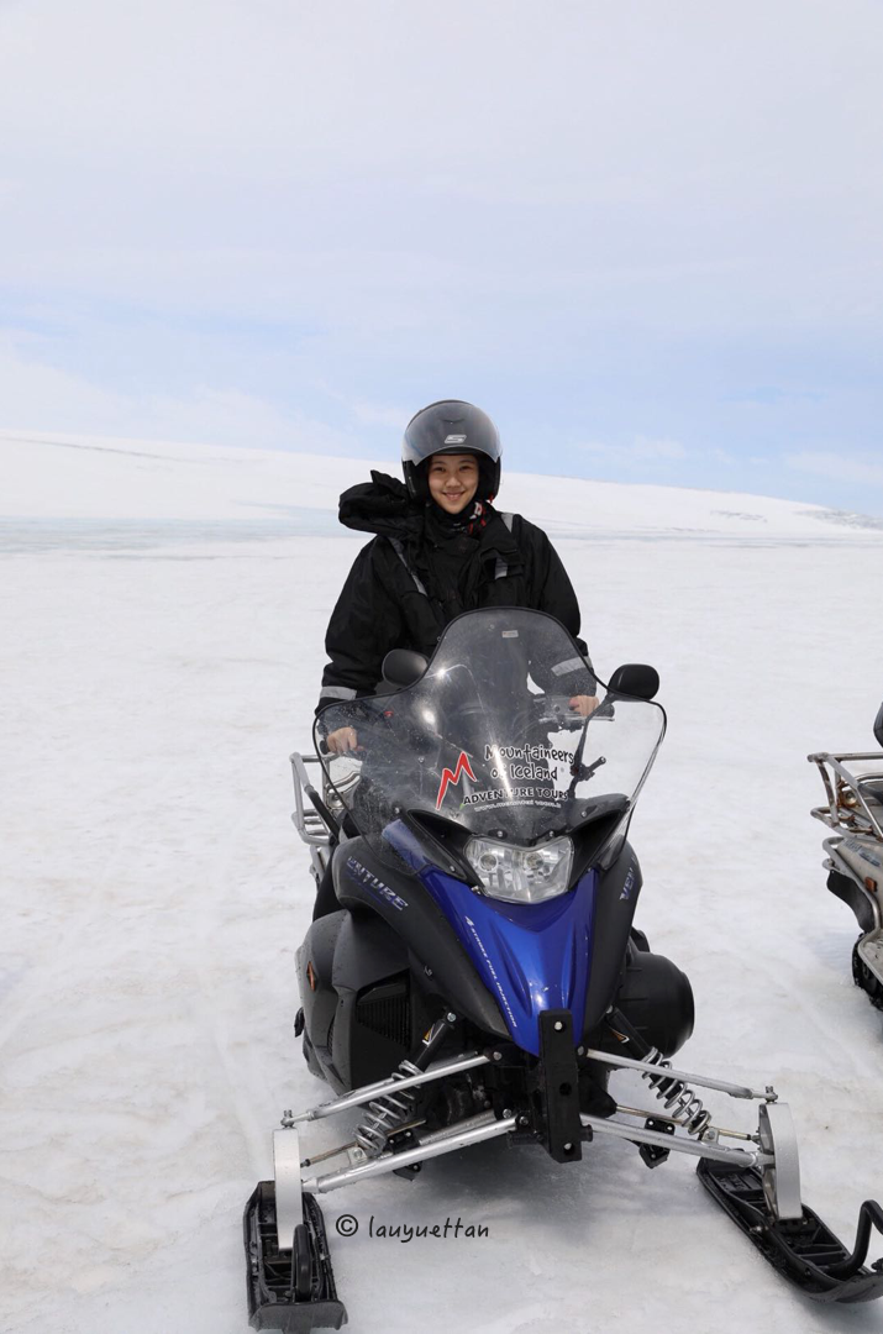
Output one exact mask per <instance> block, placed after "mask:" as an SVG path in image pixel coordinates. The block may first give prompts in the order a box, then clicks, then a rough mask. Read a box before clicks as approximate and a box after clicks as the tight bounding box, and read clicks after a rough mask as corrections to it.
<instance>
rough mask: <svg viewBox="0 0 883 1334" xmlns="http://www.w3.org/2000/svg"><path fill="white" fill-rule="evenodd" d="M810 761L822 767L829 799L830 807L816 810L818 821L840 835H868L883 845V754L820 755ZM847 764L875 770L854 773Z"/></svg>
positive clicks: (815, 814) (810, 757) (810, 756)
mask: <svg viewBox="0 0 883 1334" xmlns="http://www.w3.org/2000/svg"><path fill="white" fill-rule="evenodd" d="M806 758H807V759H808V760H809V761H810V763H811V764H816V765H817V766H818V769H819V773H820V774H821V776H822V782H823V783H824V785H825V793H826V795H827V798H828V804H827V806H816V807H814V808H813V810H812V811H811V814H812V815H813V816H814V818H815V819H816V820H821V821H822V824H826V825H827V826H828V828H829V829H835V830H836V831H837V832H838V833H839V834H853V835H855V834H859V835H864V836H865V837H870V838H875V839H877V840H878V841H879V842H880V843H883V754H881V753H880V751H851V752H848V753H844V754H842V755H834V754H831V753H830V752H828V751H819V752H818V753H817V754H814V755H807V757H806ZM847 762H849V764H855V763H860V764H862V765H865V764H870V765H873V766H875V767H873V768H871V769H870V770H869V771H868V772H863V773H854V772H853V771H852V770H851V769H849V768H847Z"/></svg>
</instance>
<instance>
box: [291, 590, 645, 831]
mask: <svg viewBox="0 0 883 1334" xmlns="http://www.w3.org/2000/svg"><path fill="white" fill-rule="evenodd" d="M594 698H597V699H598V700H599V705H598V707H597V708H596V709H595V710H594V711H593V712H591V713H590V714H589V715H588V716H587V717H584V716H581V714H580V712H579V709H588V708H589V707H590V703H589V701H591V700H592V699H594ZM572 701H574V702H575V703H572ZM583 701H585V702H583ZM342 729H351V732H349V733H347V734H344V740H345V742H347V743H349V744H353V743H355V749H351V750H349V751H348V752H347V753H345V754H339V755H336V754H329V753H328V752H327V750H326V748H325V739H326V738H327V737H329V736H330V735H331V734H332V733H340V732H341V730H342ZM664 730H665V714H664V712H663V710H662V709H661V708H660V706H659V705H658V704H654V703H648V702H647V701H645V700H638V699H633V698H630V697H627V696H622V695H617V694H609V693H607V692H606V691H605V690H604V688H603V687H602V686H601V685H600V683H597V682H596V680H595V677H594V676H593V675H592V673H591V671H590V670H589V668H588V667H587V665H586V663H585V661H584V660H583V658H582V657H581V656H580V653H579V650H578V648H577V646H576V644H575V643H574V641H573V639H572V638H571V637H570V635H569V634H568V633H567V631H566V630H565V629H564V628H563V626H562V625H561V624H560V623H559V622H558V621H556V620H554V619H553V618H552V617H550V616H546V615H544V614H543V613H542V612H536V611H526V610H522V609H519V608H506V607H503V608H487V609H484V610H481V611H474V612H469V613H467V614H466V615H464V616H460V617H458V619H457V620H455V621H453V622H451V624H450V625H449V626H448V627H447V629H446V630H445V631H444V633H443V635H442V637H441V639H440V641H439V644H438V648H437V649H436V652H435V654H434V656H433V658H432V661H431V662H430V664H429V669H428V671H427V672H426V674H425V675H424V676H423V677H422V678H421V679H420V680H419V681H418V682H417V683H416V684H414V685H412V686H409V687H407V688H406V689H405V690H401V691H399V692H397V693H394V694H388V695H373V696H368V697H366V698H364V699H357V700H350V701H347V702H346V703H340V704H331V705H329V706H328V707H327V708H325V709H323V711H322V713H321V714H320V716H319V719H318V720H317V723H316V743H317V750H318V751H319V754H320V758H321V760H322V765H323V767H324V769H325V772H326V774H327V776H328V779H329V781H330V783H331V784H332V786H333V787H334V788H335V789H336V791H337V792H338V793H339V795H340V797H341V799H342V801H343V802H344V804H345V805H346V806H347V808H348V809H349V810H350V812H351V813H352V815H353V818H354V819H355V821H356V824H357V825H358V827H359V829H360V830H361V831H362V832H363V833H375V832H380V831H382V829H383V828H384V827H385V826H386V824H388V823H389V821H390V820H393V819H396V818H397V817H399V816H400V815H402V814H403V813H405V812H425V813H427V814H431V815H436V816H441V817H443V818H444V819H446V820H450V821H454V822H455V823H456V824H458V825H461V826H462V827H463V828H464V829H467V830H469V831H470V832H471V833H473V834H491V835H494V836H495V837H498V838H505V839H508V840H510V841H514V842H519V843H530V842H532V841H533V840H535V839H537V838H539V837H540V836H541V835H543V834H546V833H547V832H555V833H564V832H566V831H567V830H569V829H572V828H575V827H576V826H577V825H580V824H583V823H585V821H586V820H587V819H590V818H592V817H593V816H595V815H600V814H602V813H606V812H608V811H613V810H615V809H620V808H621V809H622V810H623V811H626V810H627V809H629V808H630V806H631V804H632V803H633V801H634V798H635V796H636V794H637V792H638V791H639V790H640V787H641V785H642V784H643V781H644V778H645V777H646V774H647V771H648V769H649V768H650V765H651V764H652V763H653V760H654V758H655V755H656V751H657V749H658V747H659V743H660V741H661V740H662V736H663V733H664Z"/></svg>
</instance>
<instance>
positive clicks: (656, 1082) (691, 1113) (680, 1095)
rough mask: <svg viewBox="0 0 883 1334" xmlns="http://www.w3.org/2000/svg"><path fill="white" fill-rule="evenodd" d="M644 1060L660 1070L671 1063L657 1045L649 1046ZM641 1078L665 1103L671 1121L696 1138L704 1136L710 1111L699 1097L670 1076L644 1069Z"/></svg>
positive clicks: (709, 1120)
mask: <svg viewBox="0 0 883 1334" xmlns="http://www.w3.org/2000/svg"><path fill="white" fill-rule="evenodd" d="M644 1060H645V1061H648V1062H650V1063H651V1064H652V1065H658V1066H659V1068H660V1070H665V1069H666V1068H667V1067H668V1066H669V1065H670V1064H671V1062H670V1061H666V1060H664V1059H663V1056H662V1052H661V1051H659V1049H658V1048H657V1047H651V1048H650V1051H649V1052H648V1053H647V1055H646V1056H645V1057H644ZM641 1078H642V1079H646V1081H647V1083H648V1084H649V1085H650V1087H651V1088H652V1090H653V1092H654V1093H655V1094H656V1096H657V1098H659V1099H660V1100H661V1101H662V1102H663V1103H664V1104H665V1109H666V1111H667V1112H668V1114H669V1116H670V1117H671V1119H672V1121H674V1122H676V1124H677V1125H679V1126H683V1128H684V1129H685V1130H686V1131H687V1133H688V1134H689V1135H694V1136H695V1137H696V1139H704V1138H705V1136H706V1131H707V1130H708V1127H709V1125H710V1124H711V1113H710V1112H708V1111H706V1109H705V1107H704V1106H703V1104H702V1100H701V1098H698V1097H697V1096H696V1094H695V1093H694V1092H693V1090H692V1089H691V1088H689V1087H688V1086H687V1085H686V1084H684V1083H682V1082H681V1081H680V1080H677V1079H672V1078H671V1077H669V1078H668V1079H666V1077H665V1076H664V1075H662V1074H659V1075H650V1074H648V1073H647V1072H646V1071H644V1072H643V1074H642V1075H641Z"/></svg>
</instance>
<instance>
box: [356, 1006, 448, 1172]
mask: <svg viewBox="0 0 883 1334" xmlns="http://www.w3.org/2000/svg"><path fill="white" fill-rule="evenodd" d="M456 1022H457V1016H456V1015H455V1014H453V1013H448V1014H445V1015H443V1016H442V1018H441V1019H439V1020H438V1021H437V1022H436V1023H434V1024H433V1025H432V1027H431V1028H430V1030H429V1032H428V1033H427V1034H426V1036H425V1037H424V1039H423V1050H422V1051H421V1052H420V1053H419V1055H418V1056H417V1057H416V1058H415V1059H414V1060H413V1061H408V1060H405V1061H402V1062H401V1063H400V1064H399V1067H398V1069H397V1070H394V1071H393V1073H392V1075H391V1076H390V1078H392V1079H399V1080H401V1079H407V1078H408V1077H409V1076H410V1075H419V1074H420V1073H421V1071H423V1070H425V1069H426V1067H427V1066H428V1065H429V1062H430V1061H431V1060H432V1058H433V1056H434V1055H435V1053H436V1051H437V1050H438V1048H439V1047H440V1046H441V1044H442V1043H443V1042H444V1040H445V1038H446V1037H447V1035H448V1033H449V1032H450V1030H451V1029H452V1028H453V1027H454V1025H455V1024H456ZM416 1102H417V1089H415V1088H409V1089H400V1090H397V1089H392V1090H390V1092H389V1093H384V1094H382V1095H381V1096H380V1097H379V1098H375V1099H374V1100H373V1102H369V1103H368V1108H367V1111H366V1112H365V1115H364V1116H363V1118H362V1121H361V1122H360V1124H359V1127H358V1129H357V1130H356V1135H355V1139H356V1143H357V1144H358V1145H359V1148H360V1149H363V1150H364V1152H365V1153H366V1154H367V1155H368V1157H369V1158H376V1157H377V1156H378V1155H379V1154H381V1153H382V1152H383V1150H384V1149H385V1148H386V1144H387V1140H388V1139H389V1137H390V1135H391V1134H392V1133H393V1131H395V1130H397V1129H398V1128H399V1127H400V1126H404V1125H407V1123H408V1121H410V1120H411V1117H412V1115H413V1112H414V1107H415V1105H416Z"/></svg>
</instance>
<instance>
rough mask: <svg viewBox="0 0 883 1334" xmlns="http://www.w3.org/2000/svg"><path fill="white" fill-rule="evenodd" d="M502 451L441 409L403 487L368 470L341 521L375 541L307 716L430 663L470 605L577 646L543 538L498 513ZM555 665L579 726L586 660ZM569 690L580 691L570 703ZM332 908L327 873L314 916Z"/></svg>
mask: <svg viewBox="0 0 883 1334" xmlns="http://www.w3.org/2000/svg"><path fill="white" fill-rule="evenodd" d="M501 455H502V449H501V445H500V437H499V433H498V431H497V428H496V426H495V425H494V423H493V422H492V421H491V419H490V417H488V416H487V414H486V413H484V412H482V411H481V409H480V408H476V407H474V406H473V405H472V404H471V403H465V402H463V401H461V400H459V399H445V400H443V401H440V402H438V403H432V404H430V405H429V406H428V407H425V408H422V409H421V410H420V411H419V412H418V413H416V414H415V416H414V417H412V419H411V421H410V422H409V423H408V426H407V428H406V430H405V435H404V439H403V441H402V468H403V471H404V476H405V482H404V483H402V482H399V481H398V480H397V479H396V478H394V477H389V476H386V475H385V474H383V473H379V472H372V474H371V477H372V480H371V481H370V482H368V483H361V484H360V485H358V486H353V487H350V489H349V490H348V491H345V492H344V493H343V495H342V496H341V498H340V522H341V523H342V524H344V525H345V526H346V527H347V528H353V529H355V530H357V531H359V532H368V533H374V534H375V535H376V536H375V537H374V539H373V541H371V542H369V543H368V545H367V546H365V547H363V548H362V550H361V551H360V552H359V555H358V556H357V557H356V561H355V563H354V565H353V568H352V570H351V571H350V573H349V576H348V578H347V581H346V583H345V584H344V587H343V591H342V592H341V594H340V597H339V598H338V601H337V605H336V606H335V608H334V611H333V612H332V614H331V619H330V621H329V624H328V632H327V635H326V639H325V648H326V651H327V653H328V657H329V662H328V665H327V666H326V668H325V671H324V673H323V676H322V690H321V693H320V696H319V704H318V707H317V712H318V711H319V710H321V709H322V708H324V706H325V705H326V704H329V703H331V702H333V701H339V700H350V699H357V698H359V697H360V696H364V695H373V694H374V693H375V692H376V690H377V688H378V686H380V684H381V682H382V678H383V671H382V668H383V660H384V658H385V657H386V655H387V653H389V652H390V651H391V650H392V649H411V650H414V651H416V652H418V653H420V654H422V655H423V656H424V657H426V658H429V657H431V655H432V652H433V650H434V649H435V646H436V644H437V643H438V639H439V635H440V634H441V632H442V630H443V629H444V628H445V626H446V625H448V624H449V623H450V622H451V621H452V620H454V619H455V617H457V616H459V615H461V614H462V613H463V612H464V611H472V610H475V609H476V608H478V607H490V606H506V607H525V608H530V609H533V610H536V611H544V612H547V613H549V615H551V616H554V617H555V618H556V619H557V620H559V621H560V622H561V623H562V625H564V626H565V628H566V629H567V630H569V631H570V633H571V634H572V635H573V636H574V638H577V636H578V635H579V630H580V612H579V604H578V602H577V598H576V594H575V593H574V590H573V585H572V584H571V582H570V579H569V578H568V576H567V572H566V571H565V569H564V566H563V565H562V563H561V560H560V558H559V556H558V554H557V552H556V551H555V549H554V547H553V546H552V544H551V542H550V541H549V539H548V537H547V536H546V534H545V533H544V532H543V530H542V529H541V528H538V527H536V525H535V524H532V523H529V522H528V520H527V519H524V518H522V517H521V515H518V514H501V513H500V512H499V511H498V510H496V509H495V508H494V505H493V501H494V498H495V496H496V494H497V492H498V490H499V486H500V471H501ZM577 643H578V644H579V646H580V648H581V649H582V651H583V652H584V654H585V661H582V660H580V659H574V660H573V661H572V662H570V663H562V664H559V666H558V668H557V669H556V671H557V672H558V673H559V683H558V684H559V689H560V690H561V692H562V693H564V692H566V691H567V688H568V678H570V680H571V682H572V685H573V690H574V693H573V695H572V698H571V701H570V704H571V708H572V709H573V711H574V712H575V713H576V714H580V715H582V716H583V717H585V716H587V715H588V714H589V713H591V712H592V710H593V709H594V707H595V706H596V704H597V697H596V696H595V695H594V694H591V695H589V694H586V693H585V689H586V686H585V681H586V665H587V664H588V667H589V669H590V671H591V660H590V658H589V654H588V649H587V648H586V645H585V643H584V642H583V641H582V640H580V639H578V638H577ZM577 692H579V693H577ZM357 745H358V737H357V734H356V730H355V729H354V728H352V727H346V728H340V729H338V730H337V731H332V732H330V733H329V734H328V735H327V736H326V746H327V748H328V750H329V751H331V752H332V753H335V754H343V753H345V752H346V751H350V750H355V749H356V746H357ZM336 907H337V901H336V899H335V897H334V890H333V886H332V884H331V878H330V875H326V877H325V879H324V881H323V883H322V885H321V886H320V889H319V894H318V896H317V900H316V913H315V915H316V916H322V915H324V913H326V912H330V911H333V910H334V909H335V908H336Z"/></svg>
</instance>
